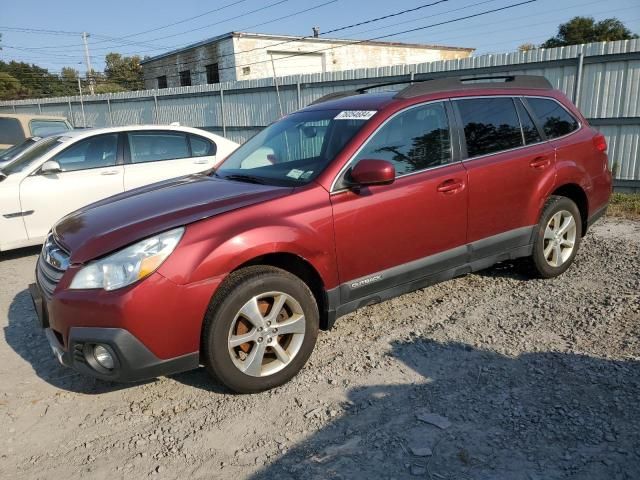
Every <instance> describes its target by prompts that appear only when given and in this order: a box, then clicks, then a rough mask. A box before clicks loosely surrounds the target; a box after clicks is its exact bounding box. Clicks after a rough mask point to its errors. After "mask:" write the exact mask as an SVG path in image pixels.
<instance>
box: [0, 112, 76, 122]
mask: <svg viewBox="0 0 640 480" xmlns="http://www.w3.org/2000/svg"><path fill="white" fill-rule="evenodd" d="M0 118H15V119H17V120H20V121H26V120H61V121H65V122H66V121H67V119H66V117H61V116H59V115H40V114H31V113H0Z"/></svg>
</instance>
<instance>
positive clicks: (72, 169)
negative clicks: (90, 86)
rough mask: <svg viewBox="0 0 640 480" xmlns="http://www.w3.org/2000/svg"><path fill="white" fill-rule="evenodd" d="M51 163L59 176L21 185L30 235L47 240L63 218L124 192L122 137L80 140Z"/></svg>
mask: <svg viewBox="0 0 640 480" xmlns="http://www.w3.org/2000/svg"><path fill="white" fill-rule="evenodd" d="M51 160H55V161H56V162H58V163H59V164H60V168H61V171H60V172H59V173H46V174H44V173H39V172H36V173H35V174H33V175H30V176H28V177H26V178H25V179H24V180H23V181H22V183H21V184H20V202H21V204H22V210H23V212H31V213H29V215H26V216H25V217H24V221H25V226H26V229H27V235H28V236H29V238H30V239H39V238H44V237H45V236H46V234H47V232H48V231H49V229H50V228H51V227H52V226H53V225H54V224H55V223H56V221H58V220H59V219H60V218H62V217H63V216H65V215H66V214H68V213H71V212H73V211H74V210H77V209H79V208H81V207H84V206H86V205H88V204H90V203H93V202H96V201H98V200H102V199H103V198H106V197H109V196H111V195H115V194H117V193H121V192H122V191H123V190H124V185H123V177H124V167H123V166H122V155H121V149H119V144H118V134H117V133H109V134H104V135H96V136H93V137H89V138H85V139H83V140H79V141H78V142H76V143H74V144H73V145H71V146H69V147H68V148H67V149H66V150H63V151H62V152H60V153H59V154H57V155H56V156H55V157H53V158H52V159H51Z"/></svg>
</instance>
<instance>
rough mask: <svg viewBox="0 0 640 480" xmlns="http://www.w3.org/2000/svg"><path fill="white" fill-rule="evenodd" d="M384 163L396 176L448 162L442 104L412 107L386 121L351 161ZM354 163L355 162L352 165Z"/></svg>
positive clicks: (449, 155) (448, 145) (445, 118)
mask: <svg viewBox="0 0 640 480" xmlns="http://www.w3.org/2000/svg"><path fill="white" fill-rule="evenodd" d="M363 159H379V160H387V161H389V162H391V163H393V165H394V166H395V168H396V175H403V174H406V173H411V172H417V171H420V170H424V169H426V168H431V167H437V166H439V165H445V164H447V163H450V162H451V136H450V133H449V122H448V120H447V113H446V110H445V107H444V104H443V103H431V104H428V105H422V106H419V107H414V108H410V109H408V110H406V111H405V112H402V113H400V114H398V115H396V116H395V117H393V118H392V119H391V120H389V121H388V122H387V123H386V124H385V125H384V126H383V127H382V128H381V129H380V130H378V132H376V133H375V135H374V136H373V137H372V138H371V139H370V140H369V141H368V142H367V143H366V144H365V146H364V148H363V149H362V150H360V152H359V153H358V155H357V156H356V158H355V162H358V160H363ZM354 164H355V163H354Z"/></svg>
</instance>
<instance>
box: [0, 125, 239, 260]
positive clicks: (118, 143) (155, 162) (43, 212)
mask: <svg viewBox="0 0 640 480" xmlns="http://www.w3.org/2000/svg"><path fill="white" fill-rule="evenodd" d="M237 147H238V144H236V143H234V142H232V141H230V140H227V139H225V138H223V137H220V136H219V135H215V134H213V133H209V132H207V131H204V130H199V129H196V128H189V127H180V126H160V125H153V126H146V125H135V126H129V127H113V128H100V129H91V130H72V131H69V132H64V133H60V134H56V135H51V136H49V137H46V138H43V139H41V140H38V141H37V143H36V144H35V145H33V146H31V147H30V148H29V149H28V150H26V151H25V152H24V153H22V154H21V155H20V156H19V157H18V158H16V159H15V160H14V161H11V162H10V163H9V164H8V165H6V166H5V167H4V168H3V169H2V170H0V251H4V250H10V249H13V248H19V247H26V246H29V245H38V244H40V243H42V242H43V241H44V239H45V236H46V235H47V233H48V232H49V230H50V229H51V227H52V226H53V224H54V223H55V222H56V221H57V220H58V219H60V218H62V217H63V216H65V215H66V214H68V213H70V212H72V211H74V210H77V209H79V208H81V207H83V206H85V205H88V204H90V203H93V202H95V201H97V200H101V199H103V198H106V197H109V196H111V195H115V194H117V193H121V192H124V191H126V190H130V189H132V188H136V187H140V186H143V185H148V184H150V183H154V182H158V181H161V180H166V179H169V178H174V177H179V176H182V175H188V174H192V173H198V172H202V171H205V170H208V169H210V168H212V167H214V166H216V165H217V163H219V161H221V160H222V159H224V158H225V157H226V156H227V155H229V154H230V153H231V152H233V151H234V150H235V149H236V148H237Z"/></svg>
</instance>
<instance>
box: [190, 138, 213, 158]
mask: <svg viewBox="0 0 640 480" xmlns="http://www.w3.org/2000/svg"><path fill="white" fill-rule="evenodd" d="M189 141H190V142H191V155H192V156H194V157H204V156H206V155H215V154H216V145H215V143H213V142H210V141H209V140H207V139H206V138H202V137H198V136H196V135H189Z"/></svg>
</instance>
